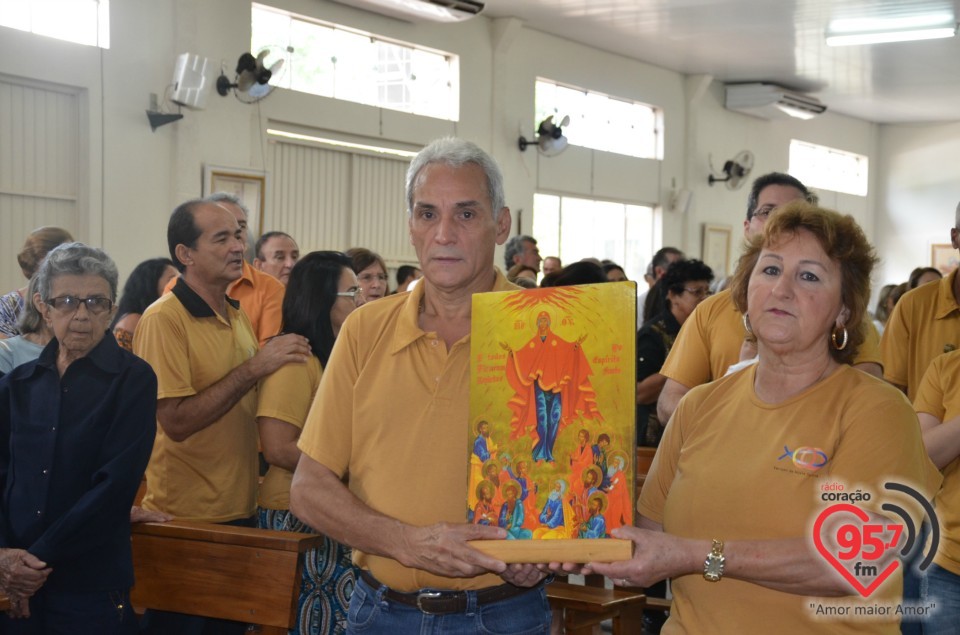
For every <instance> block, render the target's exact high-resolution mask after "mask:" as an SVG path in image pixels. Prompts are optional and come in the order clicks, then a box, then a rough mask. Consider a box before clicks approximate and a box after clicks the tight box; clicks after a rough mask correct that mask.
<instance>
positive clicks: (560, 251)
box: [533, 194, 655, 280]
mask: <svg viewBox="0 0 960 635" xmlns="http://www.w3.org/2000/svg"><path fill="white" fill-rule="evenodd" d="M653 221H654V219H653V208H652V207H645V206H642V205H628V204H625V203H616V202H613V201H598V200H591V199H585V198H575V197H572V196H556V195H552V194H536V195H534V198H533V236H534V238H536V239H537V247H538V248H539V249H540V255H542V256H543V257H544V258H546V257H547V256H558V257H559V258H560V260H561V261H562V262H563V263H564V264H570V263H571V262H576V261H577V260H581V259H583V258H598V259H600V260H604V259H609V260H612V261H614V262H615V263H617V264H618V265H620V266H621V267H623V270H624V272H625V273H626V274H627V277H628V278H629V279H631V280H642V279H643V272H644V270H645V269H646V267H647V263H648V262H650V259H651V258H653V253H654V251H655V250H654V241H653Z"/></svg>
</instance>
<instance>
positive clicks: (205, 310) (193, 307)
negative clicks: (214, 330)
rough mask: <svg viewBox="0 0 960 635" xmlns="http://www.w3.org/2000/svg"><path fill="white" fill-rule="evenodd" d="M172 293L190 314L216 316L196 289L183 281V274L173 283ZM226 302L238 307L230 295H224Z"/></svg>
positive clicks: (237, 303)
mask: <svg viewBox="0 0 960 635" xmlns="http://www.w3.org/2000/svg"><path fill="white" fill-rule="evenodd" d="M173 295H175V296H177V299H178V300H180V304H182V305H183V308H185V309H186V310H187V311H188V312H189V313H190V315H192V316H193V317H195V318H205V317H217V313H216V311H214V310H213V309H212V308H210V305H209V304H207V302H206V301H205V300H204V299H203V298H201V297H200V296H199V295H198V294H197V292H196V291H194V290H193V289H191V288H190V285H189V284H187V283H186V282H184V280H183V276H181V277H179V278H177V284H175V285H173ZM224 297H225V298H226V299H227V302H228V303H229V304H230V306H232V307H233V308H234V309H238V310H239V309H240V303H239V302H238V301H236V300H234V299H233V298H231V297H230V296H224Z"/></svg>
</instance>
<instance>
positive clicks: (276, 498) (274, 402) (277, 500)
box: [257, 355, 323, 509]
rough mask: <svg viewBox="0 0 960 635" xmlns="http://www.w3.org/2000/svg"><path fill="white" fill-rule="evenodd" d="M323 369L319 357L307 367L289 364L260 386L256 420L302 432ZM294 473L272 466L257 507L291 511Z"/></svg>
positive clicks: (264, 480) (265, 477)
mask: <svg viewBox="0 0 960 635" xmlns="http://www.w3.org/2000/svg"><path fill="white" fill-rule="evenodd" d="M322 373H323V368H322V367H321V366H320V360H319V359H317V357H316V355H311V356H310V359H309V360H308V361H307V363H306V364H286V365H285V366H282V367H280V369H279V370H277V371H276V372H275V373H273V374H272V375H270V376H269V377H267V378H266V379H264V380H263V382H262V383H261V384H260V402H259V404H257V417H270V418H272V419H279V420H280V421H285V422H286V423H289V424H290V425H292V426H294V427H295V428H297V430H303V423H304V421H306V420H307V413H308V412H309V411H310V404H312V403H313V395H314V394H315V393H316V392H317V386H319V385H320V376H321V374H322ZM292 480H293V472H290V471H289V470H285V469H283V468H282V467H279V466H276V465H271V466H270V469H269V470H267V475H266V476H264V478H263V483H261V484H260V498H259V501H258V504H259V505H260V507H265V508H267V509H290V482H291V481H292Z"/></svg>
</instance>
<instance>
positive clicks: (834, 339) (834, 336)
mask: <svg viewBox="0 0 960 635" xmlns="http://www.w3.org/2000/svg"><path fill="white" fill-rule="evenodd" d="M840 329H842V330H843V342H842V343H841V344H837V329H834V330H833V333H831V334H830V341H831V342H833V347H834V348H835V349H837V350H838V351H842V350H843V349H845V348H846V347H847V341H848V339H849V338H848V337H847V327H845V326H841V327H840Z"/></svg>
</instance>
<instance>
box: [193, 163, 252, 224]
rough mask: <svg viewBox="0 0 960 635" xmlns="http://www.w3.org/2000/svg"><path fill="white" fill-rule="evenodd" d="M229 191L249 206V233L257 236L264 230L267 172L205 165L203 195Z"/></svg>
mask: <svg viewBox="0 0 960 635" xmlns="http://www.w3.org/2000/svg"><path fill="white" fill-rule="evenodd" d="M214 192H229V193H230V194H233V195H234V196H236V197H237V198H239V199H240V200H241V201H243V204H244V205H246V206H247V209H248V210H250V218H248V219H247V227H248V233H249V235H250V237H251V238H256V237H257V236H259V235H260V233H261V232H262V231H263V209H264V206H265V202H266V195H267V173H266V172H264V171H262V170H247V169H243V168H228V167H223V166H219V165H204V166H203V195H204V196H209V195H210V194H213V193H214Z"/></svg>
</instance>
